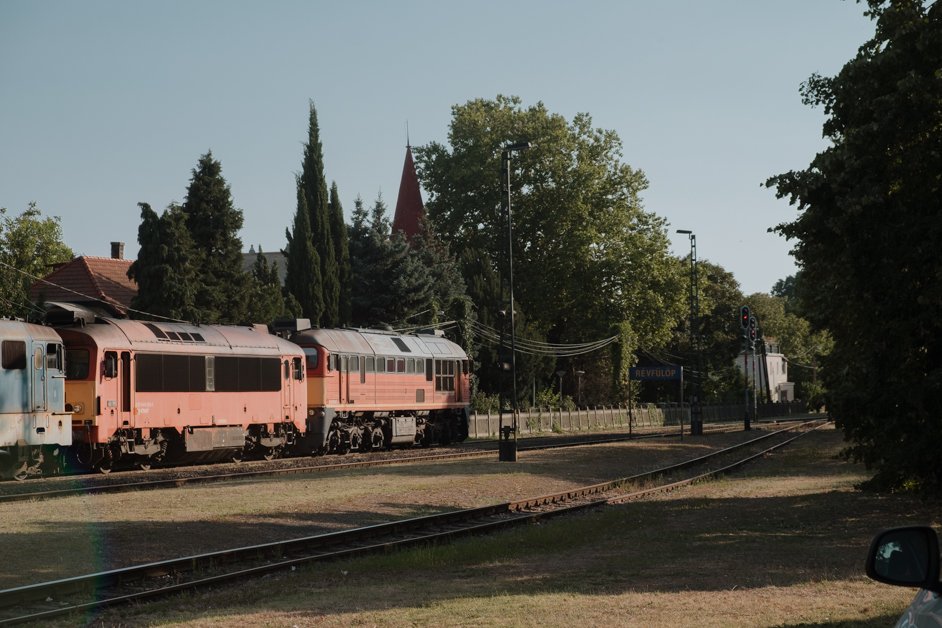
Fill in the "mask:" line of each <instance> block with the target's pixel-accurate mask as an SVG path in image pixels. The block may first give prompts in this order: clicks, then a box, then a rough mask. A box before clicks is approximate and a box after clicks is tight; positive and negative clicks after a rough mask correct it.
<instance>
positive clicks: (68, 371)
mask: <svg viewBox="0 0 942 628" xmlns="http://www.w3.org/2000/svg"><path fill="white" fill-rule="evenodd" d="M88 362H89V355H88V349H68V350H66V352H65V378H66V379H88Z"/></svg>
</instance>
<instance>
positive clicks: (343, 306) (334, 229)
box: [330, 182, 351, 325]
mask: <svg viewBox="0 0 942 628" xmlns="http://www.w3.org/2000/svg"><path fill="white" fill-rule="evenodd" d="M330 231H331V235H332V237H333V240H334V252H335V253H336V255H337V280H338V284H339V287H340V303H339V305H338V312H339V318H338V320H337V321H336V322H337V324H340V325H345V324H347V323H349V322H350V316H351V309H350V294H351V284H350V241H349V236H348V235H347V223H346V222H344V219H343V206H342V205H341V204H340V193H339V192H338V191H337V183H336V182H334V183H333V184H332V185H331V186H330Z"/></svg>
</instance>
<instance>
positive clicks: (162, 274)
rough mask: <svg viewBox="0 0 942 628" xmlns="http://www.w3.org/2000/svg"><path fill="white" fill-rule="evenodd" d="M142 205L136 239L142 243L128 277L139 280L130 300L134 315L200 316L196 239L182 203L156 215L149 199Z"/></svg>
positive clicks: (189, 317)
mask: <svg viewBox="0 0 942 628" xmlns="http://www.w3.org/2000/svg"><path fill="white" fill-rule="evenodd" d="M138 206H139V207H140V208H141V224H140V226H139V227H138V229H137V241H138V243H139V244H140V245H141V248H140V250H139V251H138V254H137V259H136V260H134V263H132V264H131V267H130V268H129V269H128V277H130V278H131V279H133V280H134V281H135V282H137V294H136V295H135V296H134V298H133V299H132V300H131V307H132V308H133V309H134V310H136V311H135V312H133V315H134V316H135V317H140V318H154V317H157V318H163V317H166V318H171V319H175V320H187V321H192V320H197V319H199V318H200V313H199V311H198V310H197V309H196V305H195V304H196V270H195V268H194V266H193V265H194V262H195V260H194V257H193V239H192V238H191V237H190V232H189V231H188V230H187V228H186V215H185V214H184V213H183V209H182V208H181V207H180V206H179V205H175V204H171V205H170V206H169V207H168V208H167V209H166V210H165V211H164V213H163V214H161V215H160V216H158V215H157V212H155V211H154V210H153V209H151V207H150V205H148V204H147V203H138Z"/></svg>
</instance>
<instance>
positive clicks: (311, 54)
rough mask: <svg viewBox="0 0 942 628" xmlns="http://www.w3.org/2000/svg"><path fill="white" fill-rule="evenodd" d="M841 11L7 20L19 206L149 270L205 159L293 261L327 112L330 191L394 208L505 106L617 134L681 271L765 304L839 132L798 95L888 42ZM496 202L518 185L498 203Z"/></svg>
mask: <svg viewBox="0 0 942 628" xmlns="http://www.w3.org/2000/svg"><path fill="white" fill-rule="evenodd" d="M863 11H864V6H863V5H859V4H857V3H855V2H849V1H842V0H789V1H784V2H783V1H782V0H709V1H706V0H703V1H699V0H674V1H672V2H671V1H667V0H664V1H660V0H645V1H641V0H604V1H602V0H587V1H582V2H572V1H569V2H559V1H555V0H498V1H494V0H478V1H476V2H459V1H457V0H428V1H419V0H399V1H388V0H377V1H366V0H363V1H357V0H351V1H347V2H340V1H339V0H338V1H335V2H316V1H312V0H298V1H282V0H266V1H265V2H245V1H237V0H213V1H211V0H201V1H198V2H194V1H191V0H185V1H178V0H160V1H157V0H153V1H142V0H109V1H103V0H85V1H82V2H77V1H72V0H0V207H6V208H7V209H8V211H9V212H11V213H13V214H18V213H20V212H22V211H23V210H24V209H26V207H27V204H28V202H30V201H36V202H37V203H38V204H39V207H40V209H41V210H42V211H43V213H44V214H46V215H55V216H59V217H61V219H62V226H63V230H64V236H65V241H66V243H67V244H68V245H69V246H71V247H72V248H73V249H74V250H75V251H76V253H78V254H86V255H102V256H107V255H109V242H111V241H124V242H126V243H127V255H128V256H129V257H134V256H136V253H137V248H138V246H137V227H138V223H139V220H140V212H139V209H138V207H137V203H138V202H139V201H146V202H149V203H150V204H151V205H152V206H153V207H154V209H157V210H162V209H163V208H165V207H166V206H167V205H168V204H169V203H170V202H171V201H178V202H182V201H183V199H184V196H185V194H186V187H187V185H188V183H189V179H190V175H191V171H192V169H193V168H194V167H195V166H196V163H197V160H198V158H199V156H200V155H202V154H204V153H205V152H206V151H207V150H210V149H211V150H212V151H213V155H214V156H215V157H216V158H217V159H218V160H219V161H220V162H221V163H222V168H223V176H224V177H225V178H226V180H227V181H228V183H229V185H230V187H231V190H232V196H233V200H234V202H235V205H236V206H237V207H239V208H241V209H242V210H243V212H244V215H245V226H244V228H243V230H242V233H241V237H242V241H243V242H244V244H245V248H246V250H247V249H248V247H249V245H250V244H254V245H255V246H256V247H257V246H258V245H261V246H262V248H263V249H264V250H266V251H274V250H277V249H280V248H281V247H283V246H284V232H285V228H286V227H287V226H288V225H289V224H290V222H291V217H292V215H293V213H294V210H295V184H294V177H295V173H296V172H297V171H299V169H300V164H301V152H302V143H303V142H304V140H305V139H306V134H307V112H308V101H309V99H311V100H313V101H314V102H315V104H316V107H317V111H318V117H319V121H320V128H321V140H322V143H323V145H324V161H325V169H326V175H327V179H328V183H329V182H330V181H336V182H337V185H338V186H339V189H340V194H341V200H342V202H343V204H344V208H345V209H346V211H347V214H348V217H349V214H350V212H351V210H352V209H353V202H354V199H355V198H356V197H357V195H360V196H362V197H363V199H364V200H365V201H366V202H367V203H372V202H373V200H375V198H376V196H377V194H378V193H379V192H382V194H383V197H384V198H385V199H386V202H387V204H388V205H389V207H390V212H391V211H392V209H393V208H394V206H395V201H396V196H397V193H398V188H399V177H400V174H401V171H402V163H403V158H404V155H405V143H406V130H405V129H406V123H407V121H408V124H409V129H410V139H411V143H412V144H413V145H421V144H425V143H427V142H429V141H439V142H443V143H444V142H447V131H448V123H449V121H450V119H451V107H452V106H453V105H455V104H459V103H464V102H467V101H468V100H471V99H473V98H494V97H495V96H496V95H497V94H507V95H517V96H520V97H521V98H522V99H523V101H524V104H525V105H532V104H535V103H536V102H538V101H542V102H543V103H545V105H546V106H547V108H548V109H549V110H550V111H552V112H554V113H559V114H562V115H564V116H565V117H566V118H567V119H570V120H571V119H572V116H573V115H574V114H576V113H577V112H587V113H589V114H591V115H592V117H593V121H594V124H595V126H597V127H600V128H605V129H613V130H615V131H616V132H617V133H618V135H619V136H620V137H621V139H622V142H623V144H624V161H625V162H626V163H628V164H630V165H631V166H632V167H634V168H638V169H641V170H643V171H644V172H645V173H646V175H647V177H648V179H649V181H650V188H649V189H648V190H647V191H646V192H645V193H644V195H643V199H644V204H645V207H646V209H648V210H649V211H652V212H654V213H656V214H658V215H660V216H663V217H665V218H666V219H667V220H668V221H669V222H670V231H671V239H672V242H673V248H674V251H675V252H676V253H677V254H678V255H686V253H687V252H688V251H689V241H688V240H687V238H686V236H678V235H674V233H673V232H674V230H675V229H678V228H681V229H691V230H693V231H694V232H695V233H696V235H697V249H698V253H699V257H700V259H702V260H709V261H711V262H714V263H717V264H720V265H722V266H723V267H724V268H726V269H727V270H729V271H731V272H732V273H733V274H734V275H735V276H736V279H737V280H738V281H739V282H740V284H741V287H742V289H743V290H744V291H745V292H746V293H751V292H767V291H769V290H770V289H771V287H772V285H773V284H774V283H775V281H776V280H778V279H781V278H783V277H785V276H787V275H789V274H793V273H794V271H795V267H794V264H793V261H792V259H791V257H790V256H789V255H788V250H789V248H790V245H789V244H788V243H787V242H785V241H784V240H783V239H782V238H780V237H779V236H777V235H774V234H769V233H767V232H766V230H767V229H768V228H769V227H770V226H773V225H776V224H778V223H780V222H782V221H788V220H791V219H793V218H794V217H795V216H796V213H795V210H794V209H793V208H791V207H789V206H788V204H787V203H786V202H785V201H779V200H777V199H775V196H774V194H773V193H772V191H770V190H767V189H765V188H764V187H761V184H762V183H763V182H764V181H765V179H766V178H767V177H769V176H770V175H773V174H778V173H780V172H784V171H787V170H791V169H799V168H804V167H806V166H807V165H808V164H809V163H810V161H811V159H812V158H813V156H814V154H815V153H816V152H818V151H819V150H821V149H822V148H823V147H824V146H825V144H824V142H823V140H822V139H821V124H822V122H823V121H824V117H823V116H824V114H823V112H822V111H821V110H820V109H812V108H809V107H806V106H804V105H802V103H801V97H800V95H799V91H798V90H799V85H800V84H801V82H802V81H804V80H805V79H807V78H808V76H809V75H811V74H812V73H813V72H818V73H821V74H825V75H833V74H835V73H836V72H837V71H839V70H840V68H841V66H842V65H843V64H844V63H845V62H846V61H848V60H849V59H850V58H851V57H852V56H853V55H854V54H855V52H856V50H857V47H858V46H859V45H860V44H862V43H863V42H864V41H865V40H866V39H868V38H869V37H870V36H871V34H872V32H873V26H872V23H871V22H870V20H869V19H867V18H866V17H864V16H863ZM496 184H497V183H496V182H495V185H496Z"/></svg>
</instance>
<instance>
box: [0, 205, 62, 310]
mask: <svg viewBox="0 0 942 628" xmlns="http://www.w3.org/2000/svg"><path fill="white" fill-rule="evenodd" d="M71 259H72V249H70V248H69V247H68V246H66V245H65V244H64V243H63V242H62V225H61V224H60V222H59V218H58V217H45V218H44V217H43V216H42V212H41V211H40V210H39V208H38V207H37V206H36V203H30V204H29V207H27V208H26V210H25V211H24V212H23V213H22V214H20V215H19V216H16V217H13V216H9V215H7V210H6V208H4V207H0V312H2V313H3V315H5V316H15V317H19V318H24V319H27V318H28V319H32V320H39V319H41V318H42V312H41V311H40V310H39V309H38V307H37V305H38V304H36V303H31V302H30V300H29V288H30V286H31V285H32V283H33V281H34V278H38V277H45V276H46V275H47V274H49V271H50V270H51V269H52V267H53V265H54V264H58V263H60V262H68V261H69V260H71ZM41 295H42V291H40V296H41Z"/></svg>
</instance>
